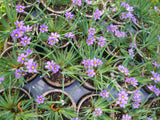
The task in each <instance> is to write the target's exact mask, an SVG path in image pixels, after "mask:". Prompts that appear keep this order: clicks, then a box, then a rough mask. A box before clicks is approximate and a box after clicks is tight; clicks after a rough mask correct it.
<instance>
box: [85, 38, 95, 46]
mask: <svg viewBox="0 0 160 120" xmlns="http://www.w3.org/2000/svg"><path fill="white" fill-rule="evenodd" d="M95 40H96V39H95V37H94V36H88V39H87V40H86V42H87V44H88V45H93V41H95Z"/></svg>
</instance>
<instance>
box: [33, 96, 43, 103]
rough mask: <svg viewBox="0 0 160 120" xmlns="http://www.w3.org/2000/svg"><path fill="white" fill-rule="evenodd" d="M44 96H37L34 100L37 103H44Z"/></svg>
mask: <svg viewBox="0 0 160 120" xmlns="http://www.w3.org/2000/svg"><path fill="white" fill-rule="evenodd" d="M44 100H45V98H43V96H42V95H40V96H37V99H36V100H35V101H36V102H37V103H38V104H41V103H44Z"/></svg>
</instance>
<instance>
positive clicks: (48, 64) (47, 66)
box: [45, 60, 56, 70]
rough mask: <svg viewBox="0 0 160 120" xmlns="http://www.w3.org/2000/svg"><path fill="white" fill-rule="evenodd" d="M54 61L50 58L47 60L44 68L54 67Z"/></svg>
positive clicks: (50, 68)
mask: <svg viewBox="0 0 160 120" xmlns="http://www.w3.org/2000/svg"><path fill="white" fill-rule="evenodd" d="M55 64H56V63H55V62H54V61H53V60H52V61H51V62H50V61H47V65H46V66H45V68H47V69H49V70H52V69H53V68H54V65H55Z"/></svg>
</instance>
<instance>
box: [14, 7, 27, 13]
mask: <svg viewBox="0 0 160 120" xmlns="http://www.w3.org/2000/svg"><path fill="white" fill-rule="evenodd" d="M24 8H25V6H22V5H16V11H18V12H19V13H21V12H24Z"/></svg>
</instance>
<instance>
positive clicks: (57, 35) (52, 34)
mask: <svg viewBox="0 0 160 120" xmlns="http://www.w3.org/2000/svg"><path fill="white" fill-rule="evenodd" d="M51 37H53V38H54V39H55V40H56V41H57V42H58V41H59V40H58V38H59V37H60V35H59V34H57V32H55V33H53V32H51Z"/></svg>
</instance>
